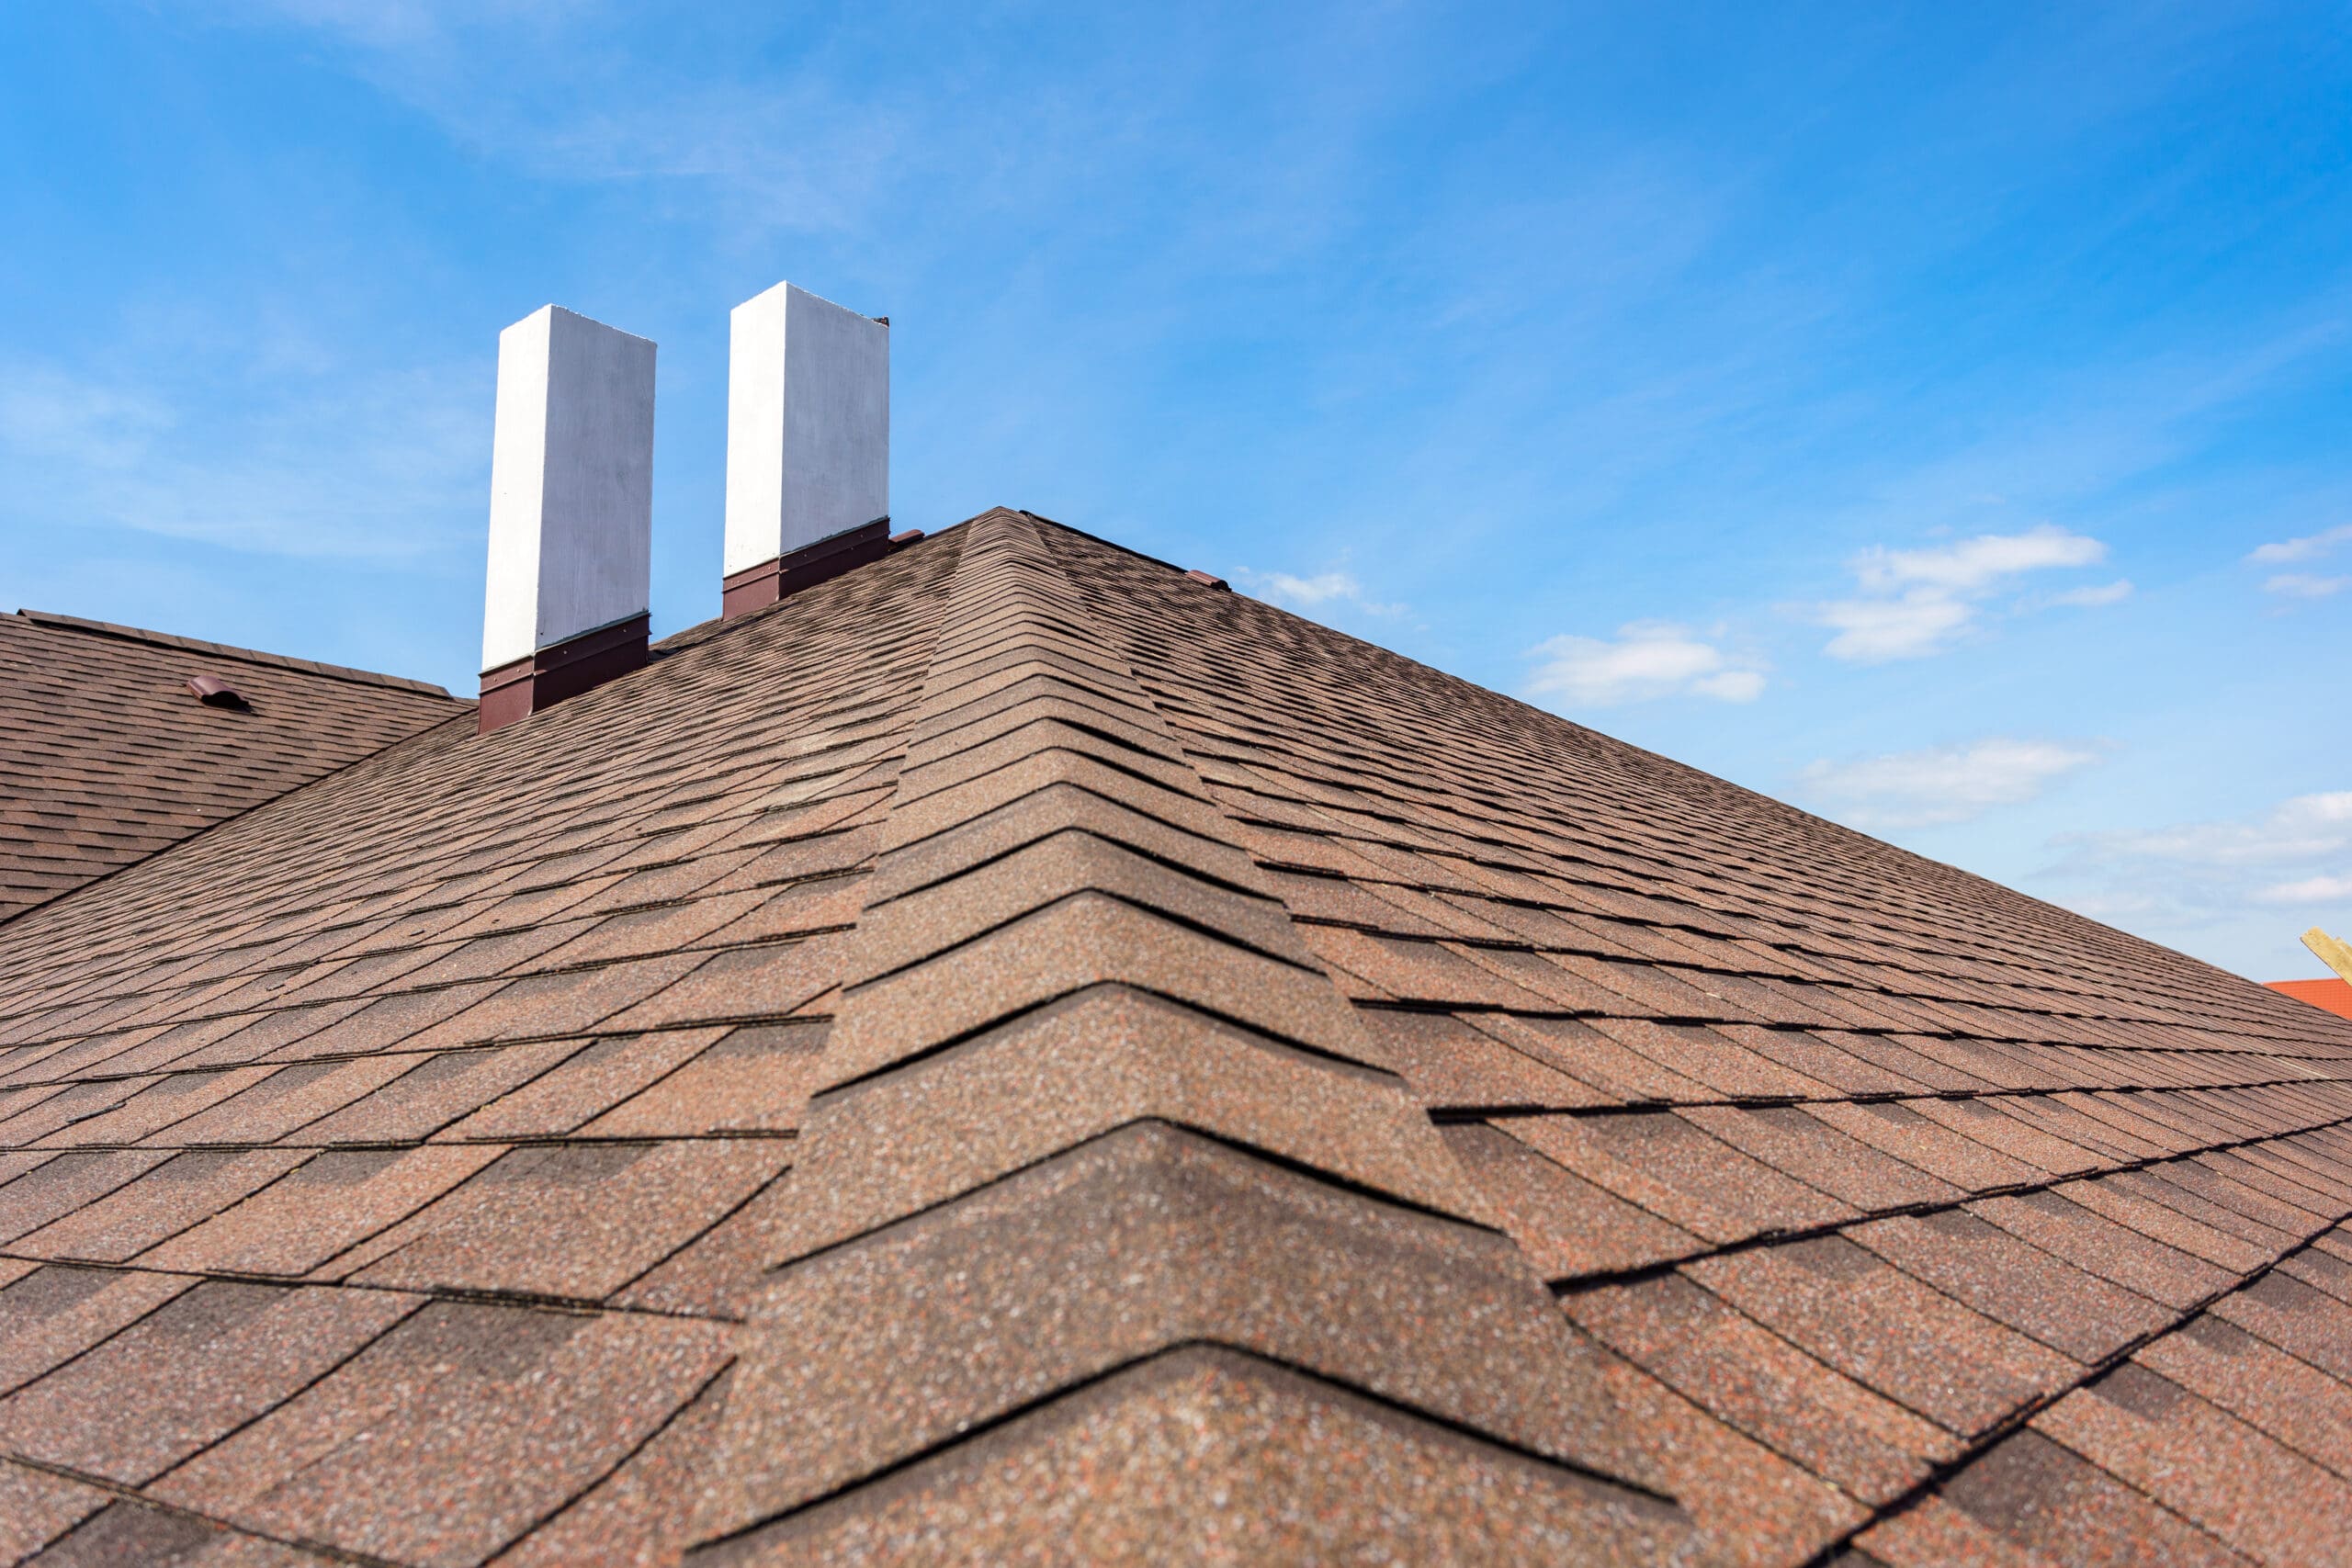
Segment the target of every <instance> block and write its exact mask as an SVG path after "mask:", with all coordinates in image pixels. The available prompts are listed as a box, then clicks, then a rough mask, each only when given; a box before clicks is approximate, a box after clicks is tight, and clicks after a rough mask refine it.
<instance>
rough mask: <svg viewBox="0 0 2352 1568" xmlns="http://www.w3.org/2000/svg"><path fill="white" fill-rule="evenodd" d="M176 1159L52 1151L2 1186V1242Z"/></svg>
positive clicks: (140, 1153) (132, 1152)
mask: <svg viewBox="0 0 2352 1568" xmlns="http://www.w3.org/2000/svg"><path fill="white" fill-rule="evenodd" d="M169 1158H171V1156H170V1155H169V1154H167V1153H164V1152H161V1151H158V1152H155V1153H149V1152H148V1151H146V1150H144V1149H93V1150H87V1151H74V1152H70V1153H63V1154H55V1155H51V1156H49V1157H48V1158H46V1159H45V1160H43V1161H41V1162H40V1164H38V1165H36V1166H34V1167H33V1168H31V1169H29V1170H28V1171H25V1172H24V1173H22V1174H20V1175H18V1176H17V1177H16V1178H15V1179H13V1180H11V1181H9V1182H7V1183H6V1185H0V1242H12V1241H14V1240H16V1239H17V1237H18V1236H20V1235H28V1234H30V1233H31V1232H34V1231H37V1230H39V1229H40V1227H41V1226H43V1225H45V1224H49V1223H51V1221H53V1220H56V1219H58V1218H60V1217H62V1216H63V1215H67V1214H71V1213H74V1211H75V1210H76V1209H79V1208H81V1207H82V1206H83V1205H84V1204H85V1203H95V1202H96V1201H98V1200H99V1199H101V1198H104V1197H105V1196H106V1195H107V1193H109V1192H112V1191H114V1190H116V1189H117V1188H119V1187H124V1186H127V1185H129V1184H130V1182H133V1181H135V1180H137V1179H139V1178H140V1177H141V1176H144V1175H145V1174H146V1173H147V1172H149V1171H151V1170H153V1169H154V1168H156V1167H157V1166H159V1165H161V1164H163V1163H164V1161H165V1160H167V1159H169Z"/></svg>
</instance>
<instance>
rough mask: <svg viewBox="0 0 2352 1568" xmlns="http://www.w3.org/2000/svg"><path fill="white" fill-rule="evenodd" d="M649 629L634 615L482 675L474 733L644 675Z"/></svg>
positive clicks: (647, 621) (641, 616)
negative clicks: (638, 673) (635, 673)
mask: <svg viewBox="0 0 2352 1568" xmlns="http://www.w3.org/2000/svg"><path fill="white" fill-rule="evenodd" d="M651 625H652V622H651V619H650V616H648V615H644V614H639V615H632V616H630V617H629V618H628V620H626V621H620V622H617V623H616V624H615V625H612V626H599V627H597V628H596V629H595V630H594V631H592V632H582V634H581V635H580V636H578V637H570V638H567V639H566V640H564V641H562V642H560V643H556V644H553V645H552V646H550V647H547V648H543V649H539V650H538V651H537V652H536V653H534V654H532V655H531V656H530V657H529V658H527V659H517V660H513V661H512V662H511V663H506V664H502V665H500V666H499V667H498V668H497V669H495V670H485V671H482V672H481V706H480V708H479V709H477V710H476V715H475V717H476V720H477V724H476V729H477V733H479V734H482V735H488V734H489V733H490V732H491V731H492V730H493V729H501V728H504V727H506V726H507V725H510V724H512V723H514V722H515V720H516V719H518V718H527V717H529V716H531V715H532V714H535V713H539V712H543V711H544V710H546V709H548V708H551V707H553V706H554V705H556V704H558V703H560V702H562V701H563V700H564V699H565V698H567V697H576V696H578V695H579V694H581V693H582V692H585V691H589V690H592V689H593V688H594V687H597V686H601V685H603V684H604V683H605V682H607V681H610V680H613V679H614V678H616V676H621V675H626V674H628V672H629V671H632V670H641V669H643V668H644V667H645V660H646V657H647V654H646V648H647V635H648V629H649V628H650V626H651Z"/></svg>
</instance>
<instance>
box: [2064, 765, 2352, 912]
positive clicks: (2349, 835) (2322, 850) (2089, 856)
mask: <svg viewBox="0 0 2352 1568" xmlns="http://www.w3.org/2000/svg"><path fill="white" fill-rule="evenodd" d="M2054 847H2055V848H2057V849H2058V850H2060V851H2061V852H2063V855H2064V858H2063V859H2062V860H2061V861H2060V862H2059V863H2057V864H2056V865H2054V866H2053V867H2052V868H2051V874H2052V876H2053V877H2056V878H2058V879H2059V880H2061V881H2064V882H2067V883H2070V884H2072V885H2073V886H2075V887H2077V888H2078V889H2080V892H2079V893H2078V895H2077V896H2075V897H2070V898H2068V899H2067V900H2066V902H2067V903H2068V904H2069V905H2071V906H2072V907H2073V908H2077V909H2080V910H2081V911H2083V912H2084V913H2085V914H2087V915H2094V916H2098V917H2101V918H2118V917H2128V918H2131V919H2133V920H2135V921H2137V922H2142V923H2144V924H2147V925H2152V926H2169V927H2172V928H2175V929H2177V930H2181V931H2194V930H2198V929H2200V928H2210V927H2211V926H2212V925H2213V924H2215V923H2216V922H2220V921H2224V920H2231V919H2244V918H2245V917H2248V916H2249V915H2251V914H2252V912H2253V911H2254V910H2256V909H2257V908H2277V907H2280V906H2290V905H2305V906H2308V905H2318V904H2343V903H2347V902H2352V790H2335V791H2328V792H2325V793H2322V794H2316V795H2295V796H2293V797H2291V798H2290V799H2287V800H2283V801H2280V802H2279V803H2278V805H2276V806H2273V807H2270V808H2268V809H2267V810H2265V811H2262V812H2259V813H2256V814H2255V815H2253V816H2250V817H2241V818H2222V819H2219V820H2212V821H2203V822H2182V823H2176V824H2173V825H2171V826H2168V827H2164V828H2154V829H2131V830H2127V831H2120V832H2108V833H2077V834H2070V835H2067V836H2065V837H2064V838H2061V839H2059V840H2056V841H2055V844H2054ZM2268 918H2270V917H2258V918H2257V919H2268Z"/></svg>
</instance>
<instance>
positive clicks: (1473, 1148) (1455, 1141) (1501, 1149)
mask: <svg viewBox="0 0 2352 1568" xmlns="http://www.w3.org/2000/svg"><path fill="white" fill-rule="evenodd" d="M1445 1141H1446V1143H1447V1145H1449V1146H1451V1147H1452V1148H1453V1152H1454V1156H1455V1157H1457V1158H1458V1159H1460V1160H1461V1161H1462V1163H1463V1166H1464V1168H1466V1169H1467V1170H1468V1171H1469V1173H1470V1178H1471V1179H1472V1180H1473V1181H1475V1182H1476V1183H1477V1184H1478V1187H1479V1189H1480V1190H1482V1191H1483V1192H1484V1193H1485V1194H1486V1196H1487V1200H1488V1201H1490V1202H1491V1203H1492V1204H1493V1206H1494V1208H1495V1210H1496V1212H1497V1218H1498V1220H1499V1221H1500V1223H1501V1224H1502V1226H1503V1228H1504V1229H1505V1230H1507V1231H1509V1232H1510V1235H1511V1238H1512V1239H1513V1240H1515V1241H1517V1242H1518V1243H1519V1245H1520V1247H1521V1250H1522V1251H1524V1252H1525V1253H1526V1254H1527V1258H1528V1261H1529V1262H1531V1263H1532V1264H1533V1265H1534V1266H1535V1268H1536V1269H1538V1270H1539V1271H1540V1272H1542V1273H1543V1274H1544V1277H1545V1278H1547V1279H1552V1280H1566V1279H1573V1278H1575V1277H1577V1276H1578V1275H1582V1274H1607V1273H1616V1272H1619V1271H1622V1270H1624V1269H1640V1268H1645V1267H1647V1266H1649V1265H1651V1264H1654V1263H1657V1262H1659V1261H1661V1260H1664V1259H1667V1258H1686V1257H1689V1256H1691V1254H1693V1253H1695V1252H1698V1251H1700V1250H1701V1249H1702V1243H1701V1242H1700V1240H1699V1238H1698V1237H1696V1236H1694V1235H1691V1234H1690V1233H1689V1232H1687V1231H1684V1230H1682V1229H1680V1228H1679V1227H1678V1226H1676V1225H1673V1224H1668V1222H1667V1221H1665V1220H1662V1219H1660V1218H1659V1217H1657V1215H1656V1214H1653V1213H1649V1212H1648V1211H1646V1210H1644V1209H1641V1208H1637V1207H1635V1206H1634V1204H1632V1203H1629V1202H1627V1201H1624V1200H1623V1199H1621V1198H1618V1197H1615V1196H1613V1195H1611V1193H1610V1192H1609V1191H1608V1190H1605V1189H1603V1188H1600V1187H1595V1186H1594V1185H1592V1184H1591V1183H1590V1182H1589V1181H1586V1180H1585V1179H1582V1178H1581V1177H1577V1176H1574V1175H1571V1174H1570V1173H1569V1172H1568V1171H1567V1170H1566V1169H1565V1168H1562V1167H1561V1166H1560V1165H1559V1164H1558V1163H1557V1162H1555V1161H1553V1160H1549V1159H1546V1158H1544V1156H1542V1155H1539V1154H1537V1153H1536V1152H1535V1151H1534V1150H1533V1149H1532V1148H1530V1147H1529V1146H1528V1145H1525V1144H1523V1143H1521V1141H1520V1140H1518V1139H1517V1138H1514V1137H1511V1136H1510V1135H1509V1134H1506V1133H1504V1132H1501V1131H1498V1129H1496V1128H1494V1127H1491V1126H1486V1125H1459V1124H1457V1125H1454V1126H1450V1127H1447V1128H1446V1129H1445Z"/></svg>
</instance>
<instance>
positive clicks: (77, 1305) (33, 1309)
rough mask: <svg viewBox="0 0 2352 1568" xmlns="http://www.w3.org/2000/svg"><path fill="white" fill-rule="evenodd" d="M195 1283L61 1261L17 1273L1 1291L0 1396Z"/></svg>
mask: <svg viewBox="0 0 2352 1568" xmlns="http://www.w3.org/2000/svg"><path fill="white" fill-rule="evenodd" d="M195 1283H196V1281H195V1280H189V1279H185V1278H181V1277H178V1276H175V1275H170V1274H151V1273H148V1272H146V1271H144V1270H133V1269H85V1268H79V1267H75V1266H72V1265H67V1264H62V1263H52V1264H51V1265H49V1266H48V1267H46V1268H40V1269H33V1270H32V1271H31V1272H29V1273H27V1274H22V1275H19V1276H18V1277H17V1279H16V1280H12V1281H10V1283H9V1284H8V1285H7V1286H6V1288H5V1289H0V1393H8V1392H11V1391H13V1390H15V1389H17V1388H18V1387H20V1386H22V1385H23V1384H25V1383H28V1382H31V1381H32V1380H33V1379H35V1378H37V1377H39V1376H40V1375H41V1374H42V1373H43V1372H46V1371H50V1370H51V1368H53V1367H56V1366H59V1365H61V1364H62V1363H63V1362H65V1361H67V1360H70V1359H73V1358H74V1357H75V1356H78V1355H80V1354H82V1352H84V1351H85V1350H87V1349H88V1348H90V1347H91V1346H93V1345H96V1344H97V1343H98V1342H99V1341H100V1340H102V1339H104V1338H106V1337H107V1336H108V1335H110V1334H113V1333H114V1332H116V1331H117V1330H118V1329H120V1328H121V1327H123V1325H126V1324H129V1323H131V1322H134V1321H136V1320H137V1319H138V1318H140V1317H141V1316H143V1315H144V1314H147V1313H150V1312H153V1310H154V1309H155V1308H157V1307H159V1306H161V1305H163V1303H165V1302H167V1301H170V1300H171V1299H172V1298H173V1297H174V1296H175V1295H178V1294H179V1293H180V1292H182V1291H185V1290H187V1288H188V1287H189V1286H191V1285H193V1284H195Z"/></svg>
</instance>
